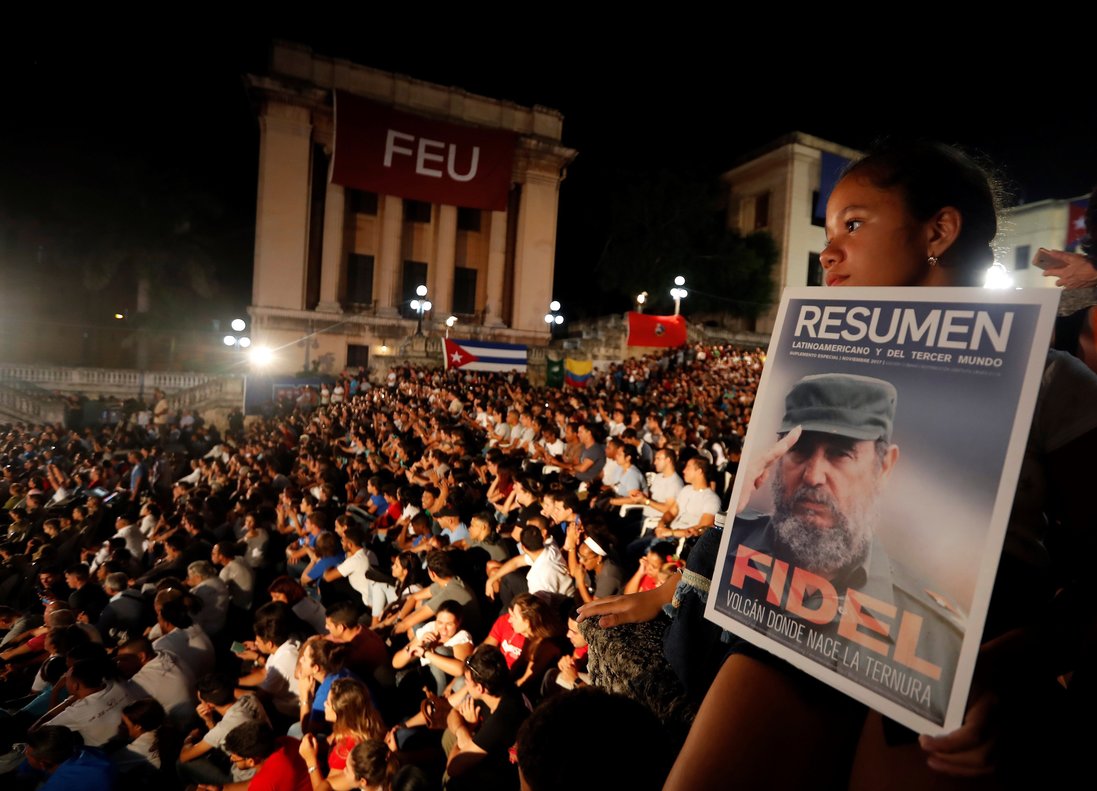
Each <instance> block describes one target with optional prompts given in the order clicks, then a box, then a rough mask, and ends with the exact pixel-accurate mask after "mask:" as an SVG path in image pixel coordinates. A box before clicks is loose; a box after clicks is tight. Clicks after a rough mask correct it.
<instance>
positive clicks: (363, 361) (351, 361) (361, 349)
mask: <svg viewBox="0 0 1097 791" xmlns="http://www.w3.org/2000/svg"><path fill="white" fill-rule="evenodd" d="M347 368H369V347H368V346H359V345H357V344H354V343H348V344H347Z"/></svg>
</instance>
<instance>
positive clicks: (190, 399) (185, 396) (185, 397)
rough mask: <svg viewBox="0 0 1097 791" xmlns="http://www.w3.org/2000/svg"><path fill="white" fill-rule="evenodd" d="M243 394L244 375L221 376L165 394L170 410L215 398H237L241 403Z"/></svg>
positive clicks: (187, 407) (185, 407)
mask: <svg viewBox="0 0 1097 791" xmlns="http://www.w3.org/2000/svg"><path fill="white" fill-rule="evenodd" d="M243 395H244V377H242V376H221V377H218V378H216V379H210V380H209V381H206V382H201V383H199V384H196V385H194V386H193V387H188V388H187V389H186V390H180V391H178V392H176V393H172V394H171V395H169V396H167V401H168V408H169V409H170V410H171V411H173V412H174V411H178V410H180V409H189V408H190V407H192V406H196V405H197V404H202V403H206V402H209V401H211V400H213V399H216V398H225V399H233V400H239V401H241V403H242V399H243Z"/></svg>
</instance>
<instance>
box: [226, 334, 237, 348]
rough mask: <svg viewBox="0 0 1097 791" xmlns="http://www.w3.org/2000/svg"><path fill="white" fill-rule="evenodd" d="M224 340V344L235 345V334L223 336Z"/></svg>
mask: <svg viewBox="0 0 1097 791" xmlns="http://www.w3.org/2000/svg"><path fill="white" fill-rule="evenodd" d="M224 341H225V345H226V346H235V345H236V336H235V335H226V336H225V338H224Z"/></svg>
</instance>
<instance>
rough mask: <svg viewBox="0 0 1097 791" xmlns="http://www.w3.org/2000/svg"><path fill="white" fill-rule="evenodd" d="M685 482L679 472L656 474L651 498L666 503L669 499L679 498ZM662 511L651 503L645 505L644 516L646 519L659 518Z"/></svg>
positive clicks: (652, 484) (652, 483) (652, 482)
mask: <svg viewBox="0 0 1097 791" xmlns="http://www.w3.org/2000/svg"><path fill="white" fill-rule="evenodd" d="M684 486H685V484H684V483H683V482H682V479H681V477H680V476H679V475H678V473H676V472H675V473H672V474H670V475H656V476H655V477H654V478H653V479H652V481H651V495H650V497H651V499H652V500H654V501H655V502H657V503H665V502H667V501H668V500H677V499H678V493H679V492H680V491H682V487H684ZM662 515H663V514H662V513H661V512H660V511H657V510H656V509H654V508H652V507H651V506H650V505H645V506H644V517H645V518H646V519H650V518H654V519H658V518H660V517H662Z"/></svg>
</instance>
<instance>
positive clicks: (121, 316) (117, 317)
mask: <svg viewBox="0 0 1097 791" xmlns="http://www.w3.org/2000/svg"><path fill="white" fill-rule="evenodd" d="M125 317H126V314H125V313H115V314H114V318H116V319H118V320H119V321H121V320H122V319H124V318H125Z"/></svg>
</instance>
